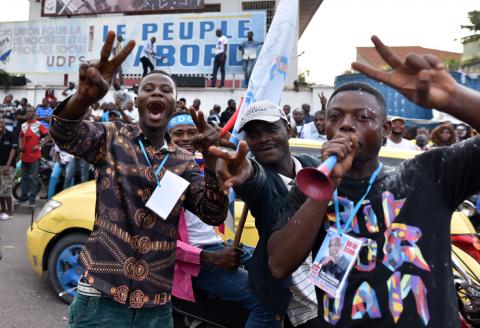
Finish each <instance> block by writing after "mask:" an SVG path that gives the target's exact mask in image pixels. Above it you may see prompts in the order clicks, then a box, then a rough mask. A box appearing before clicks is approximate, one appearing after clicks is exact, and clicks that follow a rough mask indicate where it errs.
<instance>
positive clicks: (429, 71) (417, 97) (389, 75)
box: [352, 35, 457, 109]
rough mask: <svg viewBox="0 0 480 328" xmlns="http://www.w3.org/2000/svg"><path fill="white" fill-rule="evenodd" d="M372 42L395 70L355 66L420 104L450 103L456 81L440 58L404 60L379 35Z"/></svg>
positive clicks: (427, 105)
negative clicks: (388, 70) (387, 70)
mask: <svg viewBox="0 0 480 328" xmlns="http://www.w3.org/2000/svg"><path fill="white" fill-rule="evenodd" d="M372 42H373V44H374V45H375V48H376V49H377V51H378V53H379V54H380V56H381V57H382V58H383V59H384V60H385V62H386V63H387V64H389V65H390V67H391V68H392V71H391V72H385V71H381V70H378V69H375V68H372V67H369V66H366V65H364V64H362V63H358V62H354V63H352V68H353V69H355V70H357V71H359V72H360V73H363V74H365V75H368V76H369V77H371V78H373V79H375V80H377V81H380V82H383V83H385V84H387V85H389V86H391V87H392V88H395V89H397V90H398V91H400V92H401V93H402V94H403V95H405V96H406V97H407V98H408V99H410V100H412V101H413V102H415V103H417V104H418V105H420V106H424V107H427V108H436V109H444V108H445V107H446V106H447V105H448V100H449V97H450V96H451V95H452V94H453V93H454V92H455V91H456V87H457V84H456V82H455V80H454V79H453V77H451V76H450V74H448V72H447V71H446V70H445V67H444V65H443V63H442V62H441V61H440V60H439V59H438V58H437V57H435V56H432V55H418V54H410V55H408V57H407V58H406V60H405V62H402V61H401V60H400V58H399V57H398V56H397V55H396V54H395V53H394V52H393V51H392V50H391V49H390V48H389V47H387V46H386V45H384V44H383V43H382V41H380V39H379V38H378V37H377V36H375V35H374V36H372Z"/></svg>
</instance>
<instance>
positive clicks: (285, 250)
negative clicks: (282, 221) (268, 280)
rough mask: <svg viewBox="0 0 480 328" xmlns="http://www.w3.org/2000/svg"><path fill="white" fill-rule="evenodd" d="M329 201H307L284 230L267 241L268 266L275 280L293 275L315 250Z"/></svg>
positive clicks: (275, 233) (277, 232)
mask: <svg viewBox="0 0 480 328" xmlns="http://www.w3.org/2000/svg"><path fill="white" fill-rule="evenodd" d="M327 206H328V201H315V200H312V199H310V198H309V199H307V201H306V202H305V203H304V204H303V205H302V207H300V209H299V210H298V211H297V213H296V214H295V215H294V216H293V218H292V219H291V220H290V221H289V222H288V223H287V225H285V226H284V227H283V228H282V229H280V230H278V231H275V232H274V233H273V234H272V236H271V237H270V240H269V241H268V256H269V261H268V266H269V268H270V271H271V273H272V275H273V276H274V277H276V278H285V277H288V276H289V275H290V274H292V272H293V271H295V270H296V269H297V268H298V267H299V266H300V265H301V264H302V262H303V261H305V259H306V258H307V256H308V254H309V253H310V251H311V250H312V248H313V245H314V243H315V240H316V239H317V236H318V233H319V231H320V228H321V226H322V223H323V217H324V216H325V212H326V209H327Z"/></svg>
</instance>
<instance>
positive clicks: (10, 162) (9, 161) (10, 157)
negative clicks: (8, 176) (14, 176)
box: [6, 149, 17, 166]
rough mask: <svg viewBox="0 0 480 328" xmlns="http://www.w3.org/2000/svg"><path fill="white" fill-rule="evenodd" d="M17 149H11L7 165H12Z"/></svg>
mask: <svg viewBox="0 0 480 328" xmlns="http://www.w3.org/2000/svg"><path fill="white" fill-rule="evenodd" d="M16 153H17V151H16V150H15V149H12V150H10V155H8V160H7V164H6V166H10V165H12V163H13V161H14V159H15V154H16Z"/></svg>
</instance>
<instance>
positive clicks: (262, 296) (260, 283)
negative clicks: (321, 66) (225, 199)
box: [235, 155, 319, 316]
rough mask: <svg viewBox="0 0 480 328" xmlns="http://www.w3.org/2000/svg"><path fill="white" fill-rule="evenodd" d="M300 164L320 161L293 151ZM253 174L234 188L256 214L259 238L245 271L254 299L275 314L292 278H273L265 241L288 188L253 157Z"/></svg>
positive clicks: (281, 311) (282, 311)
mask: <svg viewBox="0 0 480 328" xmlns="http://www.w3.org/2000/svg"><path fill="white" fill-rule="evenodd" d="M295 158H297V159H298V161H299V162H300V163H301V164H302V166H303V167H316V166H318V164H319V161H318V160H317V159H315V158H313V157H310V156H308V155H296V156H295ZM252 165H253V166H254V167H255V170H256V174H255V176H254V177H253V178H252V179H250V180H248V181H247V182H246V183H244V184H243V185H242V186H240V187H238V188H235V192H236V193H237V194H238V195H239V196H240V198H242V200H243V201H244V202H245V203H246V204H247V205H248V207H249V208H250V211H251V213H252V215H253V216H254V217H255V226H256V228H257V230H258V235H259V241H258V244H257V247H256V249H255V252H254V254H253V259H252V264H251V267H250V269H249V271H248V280H249V286H250V289H251V291H252V293H253V294H254V295H255V297H256V298H257V300H258V301H259V302H260V304H262V305H263V306H264V307H266V308H267V309H268V310H270V311H272V313H274V314H280V315H282V316H283V315H284V314H285V312H286V310H287V308H288V304H289V303H290V299H291V297H292V295H291V293H290V291H289V284H290V280H291V279H276V278H274V277H273V276H272V274H271V273H270V269H269V268H268V253H267V243H268V239H269V238H270V235H271V234H272V231H273V230H274V228H275V226H276V223H277V220H278V218H279V216H280V208H281V207H282V206H281V205H282V204H283V203H284V202H285V200H286V199H287V194H288V189H287V187H286V186H285V183H284V182H283V181H282V179H281V178H280V176H279V175H278V173H276V172H274V171H272V170H270V169H268V168H264V167H262V166H261V165H260V164H259V163H258V162H256V161H255V160H252Z"/></svg>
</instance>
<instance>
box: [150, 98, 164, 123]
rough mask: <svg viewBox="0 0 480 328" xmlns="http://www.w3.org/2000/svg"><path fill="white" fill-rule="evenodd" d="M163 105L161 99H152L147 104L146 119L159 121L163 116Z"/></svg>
mask: <svg viewBox="0 0 480 328" xmlns="http://www.w3.org/2000/svg"><path fill="white" fill-rule="evenodd" d="M165 114H166V113H165V105H164V104H163V103H162V102H161V101H152V102H150V103H148V105H147V116H148V120H149V121H151V122H154V123H160V122H161V121H162V120H164V119H166V117H165Z"/></svg>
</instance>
